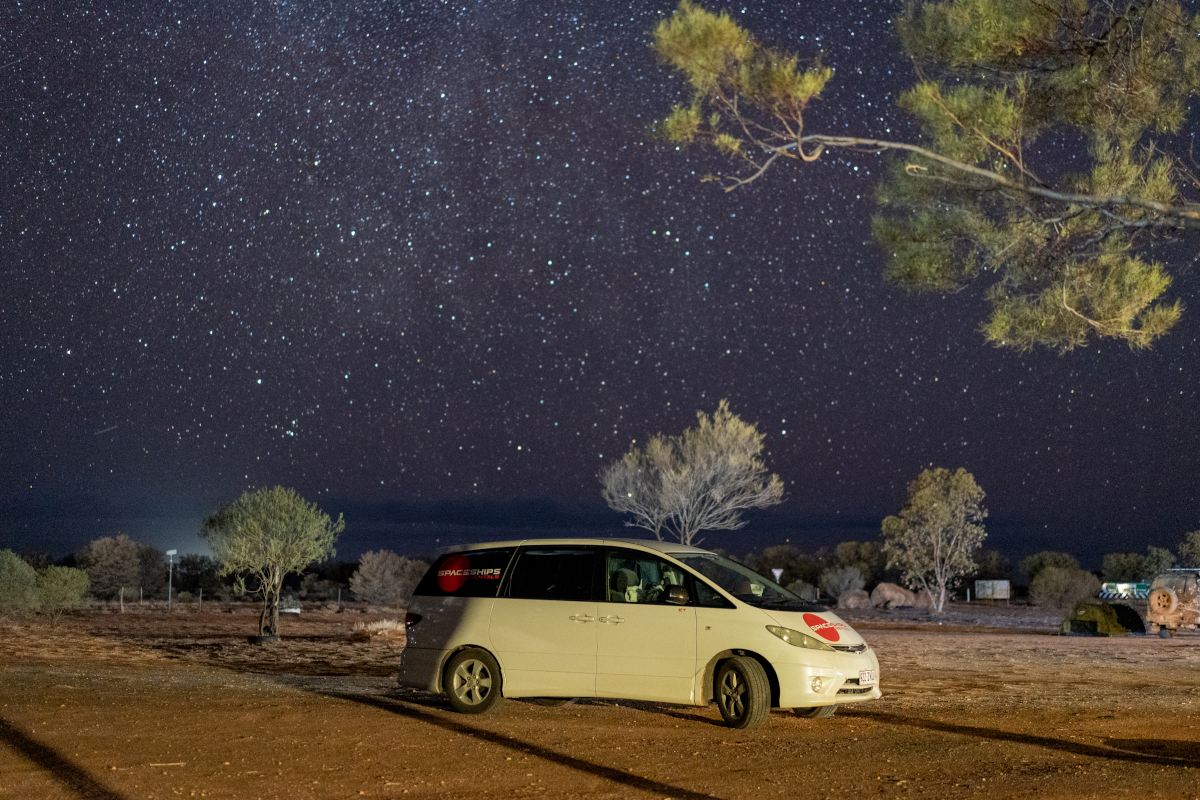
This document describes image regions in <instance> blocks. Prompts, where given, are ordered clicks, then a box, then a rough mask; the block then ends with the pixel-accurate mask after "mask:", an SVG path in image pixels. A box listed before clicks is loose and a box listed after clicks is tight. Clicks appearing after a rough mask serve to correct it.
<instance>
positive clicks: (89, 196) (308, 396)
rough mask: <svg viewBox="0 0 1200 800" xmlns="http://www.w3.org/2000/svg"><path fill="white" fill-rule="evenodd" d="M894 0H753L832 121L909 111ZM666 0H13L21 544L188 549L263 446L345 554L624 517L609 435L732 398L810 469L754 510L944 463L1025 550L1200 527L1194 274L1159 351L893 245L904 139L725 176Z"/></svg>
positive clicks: (818, 534)
mask: <svg viewBox="0 0 1200 800" xmlns="http://www.w3.org/2000/svg"><path fill="white" fill-rule="evenodd" d="M900 6H901V4H900V3H899V2H895V3H891V2H879V1H878V0H864V1H863V2H851V1H849V0H832V1H831V2H822V3H816V2H811V3H768V2H756V3H745V4H740V5H737V6H734V7H732V8H731V11H733V12H734V13H735V15H736V16H737V18H738V19H740V20H741V21H742V22H743V23H744V24H745V25H747V26H748V27H749V28H750V29H751V30H753V31H755V32H756V33H757V34H758V35H760V36H761V38H763V39H764V40H765V41H767V42H768V43H771V44H775V45H779V46H784V47H788V48H791V49H795V50H798V51H799V52H800V53H801V54H803V55H809V56H811V55H815V54H816V53H817V52H818V51H823V52H824V53H825V54H826V62H827V63H829V64H830V65H832V66H833V67H835V69H836V73H835V78H834V80H833V82H832V83H831V85H830V87H829V89H828V90H827V93H826V97H825V99H824V100H823V101H822V102H821V103H820V104H819V108H817V109H816V111H815V113H814V114H812V115H810V122H809V127H810V128H812V129H814V130H815V129H818V128H819V129H821V130H823V131H825V132H842V131H857V132H865V133H866V132H869V133H872V134H883V135H885V136H891V137H905V138H911V137H912V136H913V131H912V128H911V125H910V123H909V122H908V121H907V120H906V119H905V118H904V117H903V116H902V115H901V113H900V112H898V111H897V110H896V109H895V107H894V97H895V94H896V92H898V91H900V90H901V89H903V88H904V87H905V86H906V85H907V84H908V83H909V82H910V81H911V80H912V70H911V67H910V66H909V65H908V63H907V62H906V61H905V60H904V59H903V57H902V55H901V53H900V52H899V47H898V43H897V41H896V39H895V36H894V34H893V33H892V28H891V22H890V19H891V17H892V16H894V15H895V14H896V13H897V11H898V10H899V8H900ZM673 7H674V3H673V2H670V0H665V1H664V2H645V3H609V2H595V1H594V0H592V1H590V2H554V3H549V2H470V3H467V2H454V3H440V2H370V3H366V2H361V3H354V4H350V3H328V2H326V3H319V2H312V3H310V2H276V3H267V2H244V3H240V2H239V3H199V2H197V3H174V2H159V1H157V0H156V2H144V3H95V4H83V3H67V4H62V5H60V4H45V3H40V2H17V3H15V4H14V3H9V4H5V6H4V8H3V10H0V109H2V110H3V124H2V125H0V177H2V179H3V186H4V192H3V200H2V201H0V270H2V272H3V283H2V284H0V285H2V286H3V302H2V303H0V406H2V408H3V412H2V414H0V546H10V547H14V548H15V549H18V550H26V549H39V550H49V551H51V552H54V553H56V554H62V553H66V552H69V551H71V550H73V549H75V548H77V547H79V546H80V545H82V544H83V543H85V542H86V541H87V540H88V539H91V538H94V537H96V536H101V535H110V534H113V533H115V532H117V531H119V530H123V531H126V532H128V533H129V534H131V535H133V536H134V537H135V538H139V539H142V540H144V541H147V542H150V543H152V544H155V545H157V546H159V547H162V548H168V547H178V548H180V549H181V550H185V551H186V550H197V549H199V548H200V546H201V545H200V542H199V540H198V538H197V536H196V532H197V530H198V528H199V526H200V524H201V522H202V521H203V518H204V516H205V515H206V514H208V513H211V512H212V511H213V510H215V509H216V507H217V506H218V505H220V504H221V503H223V502H227V501H229V500H232V499H233V498H234V497H236V496H237V495H238V494H239V493H240V492H242V491H243V490H245V489H247V488H251V487H256V486H262V485H270V484H276V483H280V484H284V485H289V486H293V487H295V488H296V489H297V490H299V491H300V492H301V493H303V494H305V495H306V496H308V497H309V498H310V499H313V500H315V501H316V502H318V503H319V504H320V505H321V506H322V507H323V508H324V510H326V511H329V512H334V513H336V512H339V511H340V512H344V513H345V514H346V517H347V523H348V524H347V529H346V533H345V535H344V536H343V537H342V540H341V542H340V545H339V554H340V555H344V556H348V557H356V556H357V555H358V554H359V553H360V552H361V551H362V550H364V549H368V548H372V547H379V546H384V547H389V548H391V549H395V550H398V551H400V552H423V551H426V550H428V549H429V548H431V547H433V546H435V545H436V544H439V543H440V544H446V543H449V542H454V541H467V540H471V539H481V538H489V537H494V536H496V535H500V534H505V533H513V532H517V533H529V532H538V531H542V532H549V531H554V532H561V531H564V530H577V531H578V532H579V533H584V534H588V533H607V532H613V530H614V529H615V528H617V527H618V526H619V524H620V521H619V519H618V518H617V517H616V515H615V514H613V513H612V512H609V511H607V510H606V509H605V508H604V507H603V505H602V503H601V501H600V499H599V484H598V482H597V479H596V474H597V472H598V470H599V469H600V468H601V466H602V465H603V464H604V463H606V462H607V461H609V460H611V459H614V458H616V457H618V456H619V455H620V454H621V453H622V452H623V451H624V450H625V449H626V448H627V447H628V445H629V443H630V441H631V440H632V439H634V438H637V439H638V440H644V439H645V438H646V437H647V436H648V435H649V434H652V433H655V432H658V431H663V432H668V433H674V432H678V431H679V430H681V429H682V428H683V427H684V426H686V425H688V424H690V423H691V422H692V421H693V419H694V413H695V411H696V410H697V409H706V410H712V409H713V408H714V407H715V405H716V403H717V401H718V400H719V399H720V398H722V397H728V398H729V400H730V402H731V404H732V406H733V409H734V411H735V412H737V413H739V414H740V415H742V416H743V417H744V418H746V419H748V420H750V421H753V422H755V423H757V424H758V425H759V427H760V429H761V430H763V431H764V432H766V434H767V444H768V447H769V454H768V463H769V465H770V466H771V468H772V469H773V470H775V471H777V472H778V473H780V475H781V476H782V477H783V478H784V480H785V483H786V486H787V498H786V501H785V503H784V504H783V505H782V506H779V507H778V508H777V509H776V510H774V511H772V512H770V513H759V514H755V515H752V517H751V519H752V525H751V527H750V528H749V529H748V530H746V531H743V532H739V533H735V534H724V533H720V534H712V535H710V537H709V538H708V542H710V543H713V544H723V545H724V546H726V547H728V548H729V549H731V550H734V551H739V552H740V551H744V550H747V549H749V548H750V547H751V546H757V545H760V544H763V543H768V542H772V541H778V540H783V539H785V538H790V539H791V541H792V542H793V543H795V544H798V545H800V546H801V547H806V548H815V547H817V546H819V545H823V544H828V543H831V542H837V541H839V540H841V539H846V538H854V537H863V536H873V535H875V534H876V533H877V531H878V523H879V520H880V518H881V517H882V516H884V515H885V514H888V513H894V512H895V511H897V510H898V508H899V506H900V504H901V502H902V500H903V496H904V488H905V485H906V483H907V482H908V481H909V480H911V479H912V478H913V477H915V475H916V474H917V472H918V471H920V469H922V468H923V467H926V466H929V465H941V466H948V467H957V466H964V467H966V468H968V469H969V470H971V471H972V472H973V473H974V474H975V476H976V477H977V479H978V481H979V483H980V485H981V486H982V487H983V488H984V490H985V491H986V492H987V495H988V497H987V506H988V508H989V510H990V512H991V520H990V523H991V524H990V530H991V531H992V536H991V539H990V540H989V545H991V546H996V547H999V548H1001V549H1004V550H1007V551H1009V552H1011V553H1012V554H1014V555H1020V554H1022V553H1024V552H1028V551H1031V550H1035V549H1040V548H1043V547H1051V548H1054V549H1066V550H1072V551H1074V552H1076V553H1078V554H1079V555H1081V556H1083V557H1084V559H1085V563H1094V562H1097V561H1098V554H1099V553H1102V552H1106V551H1110V550H1127V549H1128V550H1143V549H1144V548H1145V546H1146V545H1147V544H1161V545H1168V546H1173V545H1174V544H1175V542H1176V541H1177V540H1178V538H1179V537H1180V535H1181V534H1182V533H1183V532H1185V531H1187V530H1191V529H1194V528H1197V527H1200V508H1198V506H1197V490H1196V486H1197V477H1198V475H1200V448H1198V447H1197V444H1198V443H1200V431H1198V430H1197V419H1198V417H1197V414H1196V413H1195V411H1196V408H1197V400H1198V391H1197V389H1198V385H1197V381H1196V374H1197V369H1198V368H1200V359H1198V358H1197V355H1196V354H1197V352H1200V351H1198V350H1197V345H1198V338H1200V303H1197V302H1195V301H1194V300H1193V298H1195V297H1196V296H1197V289H1198V288H1200V286H1198V285H1197V284H1198V281H1197V279H1196V277H1195V276H1194V274H1192V275H1188V274H1184V275H1181V276H1180V277H1179V279H1178V280H1177V282H1176V284H1175V287H1174V288H1173V290H1172V292H1173V294H1174V296H1179V297H1182V298H1183V299H1184V301H1185V303H1188V305H1189V306H1190V307H1189V308H1188V309H1187V310H1186V311H1185V317H1184V320H1183V322H1182V323H1181V324H1180V325H1179V326H1178V327H1177V328H1176V330H1175V331H1174V332H1172V333H1171V334H1169V335H1168V336H1167V337H1166V338H1164V339H1163V340H1162V341H1161V342H1160V343H1159V344H1157V345H1156V347H1155V349H1154V350H1152V351H1150V352H1148V353H1131V352H1130V351H1129V350H1128V349H1127V348H1126V347H1125V346H1124V345H1122V344H1119V343H1101V344H1099V345H1097V346H1094V347H1090V348H1087V349H1083V350H1079V351H1076V352H1074V353H1071V354H1068V355H1058V354H1056V353H1053V352H1047V351H1038V352H1034V353H1030V354H1020V353H1016V352H1012V351H1002V350H996V349H993V348H992V347H990V346H989V345H987V344H986V343H985V342H984V340H983V337H982V336H981V335H980V334H979V332H978V326H979V325H980V323H981V322H982V321H983V319H984V315H985V312H986V306H985V304H984V302H983V300H982V299H981V298H982V291H981V290H980V288H979V287H975V288H974V289H972V290H969V291H966V292H963V293H960V294H956V295H951V296H946V297H910V296H906V295H905V294H903V293H902V292H900V291H899V290H897V289H895V288H892V287H889V286H887V285H885V284H884V283H883V280H882V277H881V275H882V266H883V261H882V257H881V254H880V253H879V251H878V250H876V249H875V248H874V247H873V245H872V244H871V242H870V239H869V219H870V214H871V210H872V201H871V193H872V190H873V187H874V185H875V181H876V178H877V176H878V174H879V172H880V168H881V166H882V160H881V159H879V158H876V157H873V156H860V157H856V158H855V159H854V160H853V161H847V160H838V159H836V158H827V159H825V160H822V161H821V162H819V163H817V164H815V165H810V166H807V167H804V168H797V167H795V166H792V167H791V168H783V169H778V170H776V171H774V172H773V173H771V174H770V175H769V176H768V177H767V178H765V179H764V180H762V181H760V182H759V183H757V184H755V185H754V186H752V187H749V188H748V189H744V190H741V191H739V192H735V193H732V194H725V193H723V192H721V191H720V190H719V189H718V188H716V187H715V186H714V185H713V184H703V183H701V182H700V181H699V176H701V175H703V174H705V173H706V172H708V171H710V170H712V169H713V168H714V166H715V164H714V162H713V161H710V160H709V157H708V156H706V155H704V154H702V153H699V152H691V151H687V152H684V151H677V150H675V149H674V148H673V147H672V146H670V145H667V144H665V143H663V142H661V141H659V140H656V139H655V137H654V136H653V135H651V134H650V132H649V126H650V125H651V123H652V122H653V121H654V120H655V119H656V118H657V117H659V116H662V115H663V114H664V113H665V112H666V111H667V110H668V108H669V107H670V105H671V103H672V102H676V101H678V100H679V99H680V98H682V97H683V96H684V89H683V87H682V85H681V83H680V81H679V80H678V79H677V78H675V77H674V76H672V75H670V74H669V73H668V71H667V70H666V68H664V67H663V66H661V65H660V64H658V63H657V62H656V59H655V57H654V55H653V53H652V52H651V51H650V49H649V47H648V42H649V34H650V31H651V30H652V28H653V26H654V24H655V23H656V22H657V21H658V20H659V19H662V18H663V17H664V16H665V15H666V14H669V13H670V11H671V10H672V9H673ZM1189 258H1190V255H1189Z"/></svg>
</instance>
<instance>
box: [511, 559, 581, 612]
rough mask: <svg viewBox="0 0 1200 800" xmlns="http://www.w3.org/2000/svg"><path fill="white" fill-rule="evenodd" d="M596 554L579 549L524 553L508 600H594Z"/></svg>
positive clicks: (516, 566) (516, 568)
mask: <svg viewBox="0 0 1200 800" xmlns="http://www.w3.org/2000/svg"><path fill="white" fill-rule="evenodd" d="M595 563H596V551H594V550H589V549H585V548H577V547H542V548H530V549H528V550H522V551H521V552H520V554H519V555H518V556H517V563H516V564H515V565H514V566H513V568H512V579H511V581H510V583H509V587H508V596H509V597H512V598H518V599H522V600H591V599H592V597H593V594H592V577H593V576H594V575H595V572H596V570H595Z"/></svg>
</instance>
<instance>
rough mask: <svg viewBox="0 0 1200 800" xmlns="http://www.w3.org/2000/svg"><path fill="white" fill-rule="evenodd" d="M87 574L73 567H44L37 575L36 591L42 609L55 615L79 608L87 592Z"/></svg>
mask: <svg viewBox="0 0 1200 800" xmlns="http://www.w3.org/2000/svg"><path fill="white" fill-rule="evenodd" d="M88 585H89V581H88V576H87V573H86V572H84V571H83V570H81V569H75V568H74V567H54V566H51V567H46V568H45V569H44V570H42V571H41V572H39V573H38V575H37V593H38V599H39V600H40V601H41V606H42V610H43V611H45V612H46V613H48V614H51V615H53V616H55V617H57V616H58V615H59V614H61V613H63V612H64V611H69V610H71V609H74V608H79V607H80V606H81V605H83V598H85V597H87V593H88Z"/></svg>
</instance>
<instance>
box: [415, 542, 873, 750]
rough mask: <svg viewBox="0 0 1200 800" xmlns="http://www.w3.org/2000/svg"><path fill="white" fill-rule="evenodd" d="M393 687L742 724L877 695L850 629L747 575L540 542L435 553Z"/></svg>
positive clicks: (868, 659)
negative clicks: (663, 708)
mask: <svg viewBox="0 0 1200 800" xmlns="http://www.w3.org/2000/svg"><path fill="white" fill-rule="evenodd" d="M406 626H407V631H408V644H407V646H406V647H405V649H404V653H403V656H402V659H401V668H400V682H401V683H402V684H403V685H406V686H412V687H416V688H420V689H427V690H429V691H433V692H441V693H444V694H445V695H446V696H447V697H448V698H449V701H450V705H451V706H452V707H453V708H455V709H456V710H458V711H465V712H475V713H477V712H481V711H486V710H488V709H489V708H491V707H492V706H493V705H495V703H496V702H497V701H498V700H499V699H500V698H501V697H525V698H538V699H545V700H547V701H550V700H552V699H555V698H559V699H566V698H575V697H612V698H624V699H629V700H651V701H658V702H664V703H680V704H685V705H695V706H703V705H707V704H708V703H710V702H712V701H713V700H714V699H715V700H716V701H717V706H718V707H719V708H720V711H721V716H722V717H723V718H724V719H725V722H726V723H727V724H729V725H730V726H732V727H735V728H745V727H748V726H751V725H755V724H758V723H759V722H761V721H762V720H763V719H764V718H765V717H766V716H767V714H768V713H769V712H770V710H771V708H772V707H778V708H790V709H795V711H796V713H798V714H800V715H802V716H807V717H826V716H829V715H830V714H832V713H833V712H834V710H835V709H836V708H837V706H838V705H840V704H842V703H857V702H862V701H864V700H874V699H876V698H878V697H880V692H879V661H878V660H877V659H876V657H875V653H874V651H872V650H871V648H870V647H869V646H868V645H867V644H866V642H864V641H863V639H862V637H861V636H859V635H858V634H857V633H856V632H855V631H854V630H853V629H851V628H850V626H849V625H847V624H846V623H845V622H843V621H842V620H840V619H838V617H837V616H835V615H834V614H832V613H830V612H829V611H828V610H827V609H825V608H824V607H821V606H816V605H812V604H810V603H808V602H806V601H804V600H802V599H801V598H799V597H797V596H796V595H795V594H793V593H792V592H789V591H788V590H787V589H784V588H783V587H782V586H779V585H777V584H776V583H775V582H773V581H771V580H770V579H769V578H766V577H764V576H762V575H759V574H758V573H757V572H754V571H753V570H751V569H749V568H748V567H745V566H743V565H741V564H738V563H737V562H735V561H730V560H729V559H727V558H723V557H722V556H719V555H717V554H715V553H710V552H708V551H706V550H701V549H698V548H695V547H688V546H685V545H680V544H671V543H668V542H652V541H634V540H613V539H538V540H527V541H513V542H497V543H494V544H480V545H468V546H465V547H457V548H453V549H451V550H449V551H447V552H446V553H444V554H443V555H441V556H440V557H439V558H437V559H436V560H435V561H434V563H433V566H432V567H430V569H429V572H428V573H426V575H425V577H424V578H423V579H422V580H421V583H420V584H419V585H418V586H417V589H416V592H415V594H414V596H413V599H412V603H411V604H410V606H409V610H408V616H407V618H406Z"/></svg>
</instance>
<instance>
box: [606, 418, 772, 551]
mask: <svg viewBox="0 0 1200 800" xmlns="http://www.w3.org/2000/svg"><path fill="white" fill-rule="evenodd" d="M696 420H697V425H696V427H694V428H688V429H687V430H685V431H684V432H683V433H682V434H680V435H679V436H663V435H661V434H659V435H656V436H654V437H653V438H652V439H651V440H650V441H649V442H647V444H646V446H645V448H639V447H638V446H637V445H636V444H635V445H634V446H633V447H632V448H631V449H630V451H629V452H628V453H626V454H625V455H624V456H623V457H622V458H621V459H620V460H619V461H616V462H614V463H612V464H610V465H609V466H608V467H606V468H605V469H604V470H603V471H602V472H601V473H600V482H601V484H602V487H603V489H602V495H603V497H604V501H605V502H606V503H608V505H609V507H610V508H612V509H613V510H614V511H618V512H620V513H622V514H629V515H630V516H631V519H630V520H629V521H628V522H627V523H626V524H627V525H630V526H633V527H638V528H644V529H646V530H648V531H650V532H651V533H653V534H654V536H655V538H657V539H662V538H664V536H666V537H669V538H672V539H676V540H678V541H680V542H682V543H683V544H694V543H696V542H698V541H699V539H698V538H697V536H698V534H699V533H700V532H701V531H706V530H737V529H739V528H742V527H744V526H745V524H746V522H745V520H744V519H743V518H742V512H743V511H744V510H746V509H752V508H766V507H767V506H773V505H776V504H778V503H780V502H782V501H783V481H782V480H780V478H779V476H778V475H775V474H773V473H768V471H767V467H766V464H765V463H764V462H763V460H762V450H763V440H764V435H763V434H762V433H760V432H759V431H758V428H757V427H755V426H754V425H753V424H751V423H748V422H745V421H743V420H742V419H741V418H740V417H738V416H737V415H736V414H734V413H733V412H732V411H730V410H729V403H728V401H726V400H722V401H721V402H720V403H719V404H718V406H717V410H716V411H715V412H713V414H712V415H709V414H706V413H704V412H703V411H701V412H697V414H696Z"/></svg>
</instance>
